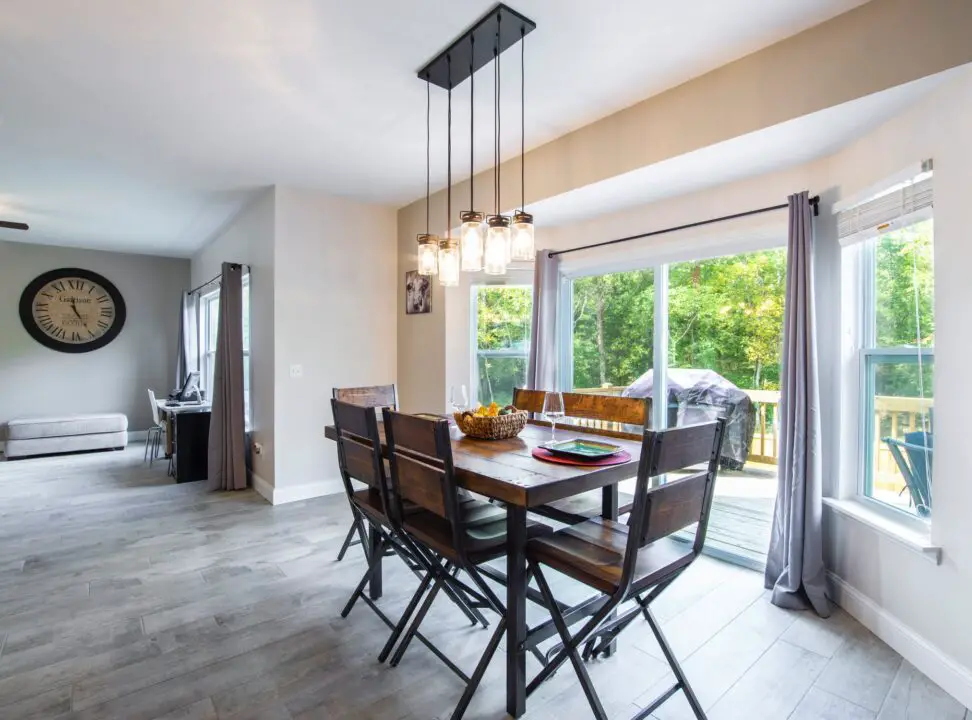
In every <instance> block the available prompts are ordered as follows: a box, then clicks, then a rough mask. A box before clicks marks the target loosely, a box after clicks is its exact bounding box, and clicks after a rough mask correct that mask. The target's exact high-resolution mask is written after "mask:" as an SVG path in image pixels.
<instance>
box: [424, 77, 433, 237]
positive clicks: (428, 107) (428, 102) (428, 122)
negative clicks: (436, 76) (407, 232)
mask: <svg viewBox="0 0 972 720" xmlns="http://www.w3.org/2000/svg"><path fill="white" fill-rule="evenodd" d="M431 175H432V85H431V84H430V83H429V76H428V74H427V73H426V75H425V234H426V235H428V234H429V227H430V217H429V195H430V194H431V185H430V179H429V178H430V177H431Z"/></svg>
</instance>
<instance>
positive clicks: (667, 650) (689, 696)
mask: <svg viewBox="0 0 972 720" xmlns="http://www.w3.org/2000/svg"><path fill="white" fill-rule="evenodd" d="M642 609H643V610H644V611H645V617H646V618H647V620H648V627H650V628H651V631H652V633H654V635H655V640H657V641H658V645H659V647H661V650H662V653H664V655H665V659H666V660H667V661H668V665H669V667H670V668H671V669H672V673H674V675H675V679H676V680H677V681H678V682H677V683H676V684H675V685H674V686H673V688H669V692H668V693H666V694H664V695H663V696H662V697H659V698H658V700H656V701H655V702H653V703H651V708H652V712H654V710H656V709H657V708H658V706H659V705H661V704H662V703H663V702H665V700H667V699H668V698H669V697H671V696H672V695H673V694H674V693H675V691H677V690H678V689H681V690H682V692H683V693H684V694H685V699H686V700H688V704H689V706H690V707H691V708H692V712H693V713H695V717H696V718H697V720H707V719H706V716H705V711H704V710H703V709H702V703H700V702H699V699H698V698H697V697H696V696H695V691H694V690H692V686H691V685H689V681H688V678H686V677H685V672H684V671H683V670H682V666H681V665H679V664H678V660H677V659H676V658H675V653H673V652H672V648H671V647H670V646H669V644H668V640H667V639H666V638H665V635H664V634H663V633H662V631H661V626H659V625H658V621H657V620H656V619H655V615H654V613H652V612H651V610H650V609H649V608H648V607H647V605H643V606H642ZM666 695H667V696H666ZM649 714H650V713H649Z"/></svg>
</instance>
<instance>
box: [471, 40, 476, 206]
mask: <svg viewBox="0 0 972 720" xmlns="http://www.w3.org/2000/svg"><path fill="white" fill-rule="evenodd" d="M475 102H476V36H475V35H470V36H469V210H470V212H471V211H473V210H475V209H476V202H475V199H474V198H475V195H474V193H475V187H474V186H475V185H476V183H475V182H474V180H473V176H474V164H475V160H474V153H473V150H474V148H475V147H476V143H475V137H476V112H475Z"/></svg>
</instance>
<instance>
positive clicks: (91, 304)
mask: <svg viewBox="0 0 972 720" xmlns="http://www.w3.org/2000/svg"><path fill="white" fill-rule="evenodd" d="M32 312H33V317H34V322H35V323H37V327H39V328H40V329H41V330H42V331H43V332H44V333H45V334H46V335H48V336H50V337H51V338H53V339H54V340H57V341H59V342H62V343H71V344H76V345H81V344H84V343H90V342H93V341H95V340H97V339H99V338H101V337H102V336H103V335H104V334H105V333H107V332H108V331H109V330H110V329H111V327H112V325H113V324H114V323H115V320H116V317H117V313H116V309H115V303H114V301H113V300H112V298H111V295H109V294H108V292H107V291H106V290H105V289H104V288H103V287H101V285H99V284H98V283H95V282H92V281H90V280H87V279H84V278H76V277H74V278H72V277H64V278H58V279H57V280H52V281H51V282H49V283H47V284H46V285H44V286H43V287H41V289H40V290H38V291H37V293H36V294H35V295H34V299H33V302H32Z"/></svg>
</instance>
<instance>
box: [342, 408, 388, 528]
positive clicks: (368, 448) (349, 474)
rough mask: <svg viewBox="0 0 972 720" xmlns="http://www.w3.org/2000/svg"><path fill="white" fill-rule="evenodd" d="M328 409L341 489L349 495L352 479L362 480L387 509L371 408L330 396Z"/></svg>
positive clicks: (379, 452) (373, 415)
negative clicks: (333, 434) (336, 445)
mask: <svg viewBox="0 0 972 720" xmlns="http://www.w3.org/2000/svg"><path fill="white" fill-rule="evenodd" d="M331 411H332V412H333V414H334V428H335V430H336V431H337V436H338V466H339V468H340V470H341V479H342V480H343V481H344V489H345V492H347V494H348V496H349V497H350V496H351V495H352V494H353V493H354V486H353V485H352V482H351V481H352V480H357V481H358V482H361V483H364V484H365V485H367V486H368V487H370V488H372V489H374V490H377V491H378V492H379V494H380V496H381V500H382V503H383V504H384V506H385V508H386V511H387V507H388V504H387V490H388V480H387V478H386V477H385V463H384V461H383V460H382V457H381V439H380V436H379V434H378V418H377V417H376V416H375V412H374V410H373V409H372V408H369V407H365V406H362V405H353V404H351V403H346V402H341V401H339V400H335V399H332V400H331Z"/></svg>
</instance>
